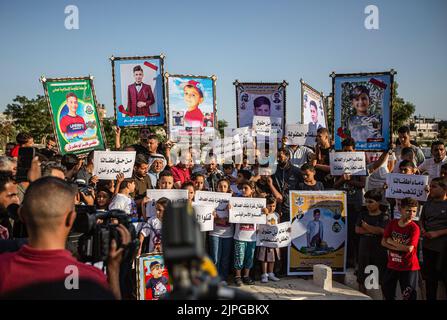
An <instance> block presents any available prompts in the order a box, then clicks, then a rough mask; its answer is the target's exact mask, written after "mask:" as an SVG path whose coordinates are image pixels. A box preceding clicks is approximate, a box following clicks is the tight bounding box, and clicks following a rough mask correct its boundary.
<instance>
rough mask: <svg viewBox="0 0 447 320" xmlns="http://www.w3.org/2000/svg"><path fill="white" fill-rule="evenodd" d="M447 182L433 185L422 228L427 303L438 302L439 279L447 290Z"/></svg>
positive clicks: (436, 182) (422, 218)
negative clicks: (429, 301) (430, 301)
mask: <svg viewBox="0 0 447 320" xmlns="http://www.w3.org/2000/svg"><path fill="white" fill-rule="evenodd" d="M446 200H447V183H446V181H445V179H443V178H434V179H433V180H432V181H431V183H430V198H429V200H428V201H427V202H426V203H425V204H424V207H423V209H422V213H421V219H420V221H419V224H420V226H421V233H422V237H423V238H424V240H423V242H422V244H423V248H422V254H423V265H422V271H423V272H422V274H423V275H424V278H425V280H426V294H427V300H436V296H437V291H438V280H441V281H442V282H444V286H445V287H446V288H447V259H446V254H447V201H446Z"/></svg>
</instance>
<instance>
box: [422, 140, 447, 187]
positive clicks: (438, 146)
mask: <svg viewBox="0 0 447 320" xmlns="http://www.w3.org/2000/svg"><path fill="white" fill-rule="evenodd" d="M431 155H432V158H430V159H426V160H425V161H424V162H423V163H422V164H421V165H420V166H419V170H420V171H421V173H422V174H428V175H429V177H430V181H431V180H433V179H434V178H438V177H440V176H441V167H442V165H443V164H444V163H447V155H446V151H445V145H444V142H443V141H440V140H438V141H433V143H432V144H431Z"/></svg>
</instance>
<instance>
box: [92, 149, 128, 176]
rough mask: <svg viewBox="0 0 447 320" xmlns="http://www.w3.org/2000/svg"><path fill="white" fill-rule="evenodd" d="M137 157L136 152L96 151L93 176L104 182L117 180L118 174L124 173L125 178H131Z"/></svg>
mask: <svg viewBox="0 0 447 320" xmlns="http://www.w3.org/2000/svg"><path fill="white" fill-rule="evenodd" d="M135 156H136V152H135V151H94V153H93V175H94V176H98V178H99V179H102V180H115V179H116V175H117V174H119V173H124V178H131V177H132V174H133V166H134V164H135Z"/></svg>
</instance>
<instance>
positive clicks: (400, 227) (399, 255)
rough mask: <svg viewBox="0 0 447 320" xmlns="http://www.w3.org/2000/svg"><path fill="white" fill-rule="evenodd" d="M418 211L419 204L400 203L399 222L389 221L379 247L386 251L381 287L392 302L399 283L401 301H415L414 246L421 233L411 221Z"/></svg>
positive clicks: (408, 199)
mask: <svg viewBox="0 0 447 320" xmlns="http://www.w3.org/2000/svg"><path fill="white" fill-rule="evenodd" d="M417 211H418V202H417V200H415V199H412V198H404V199H402V202H401V207H400V214H401V217H400V219H399V220H392V221H390V223H389V224H388V225H387V227H386V228H385V231H384V234H383V238H382V245H383V246H384V247H385V248H387V249H388V263H387V269H386V272H385V276H384V279H383V284H382V292H383V296H384V297H385V300H394V299H395V294H396V286H397V281H399V284H400V288H401V291H402V297H403V299H404V300H416V298H417V292H416V286H417V284H418V270H419V269H420V267H419V261H418V257H417V245H418V242H419V236H420V230H419V227H418V225H417V224H416V223H415V222H414V221H412V219H413V218H414V216H415V215H416V212H417Z"/></svg>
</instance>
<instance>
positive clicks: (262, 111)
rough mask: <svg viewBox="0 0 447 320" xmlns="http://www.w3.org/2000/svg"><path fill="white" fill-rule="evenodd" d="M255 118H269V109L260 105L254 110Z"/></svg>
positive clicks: (264, 105) (267, 106)
mask: <svg viewBox="0 0 447 320" xmlns="http://www.w3.org/2000/svg"><path fill="white" fill-rule="evenodd" d="M255 116H264V117H269V116H270V107H269V105H268V104H262V105H260V106H259V107H257V108H255Z"/></svg>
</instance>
